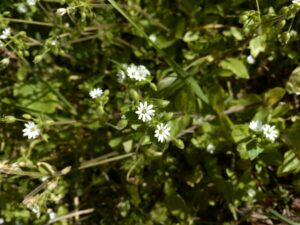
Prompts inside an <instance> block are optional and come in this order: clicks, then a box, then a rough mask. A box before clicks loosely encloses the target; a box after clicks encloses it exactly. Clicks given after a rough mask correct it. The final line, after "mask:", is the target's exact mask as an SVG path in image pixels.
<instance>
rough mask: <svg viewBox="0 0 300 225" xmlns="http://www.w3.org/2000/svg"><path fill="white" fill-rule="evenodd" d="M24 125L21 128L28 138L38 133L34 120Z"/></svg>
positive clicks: (34, 136)
mask: <svg viewBox="0 0 300 225" xmlns="http://www.w3.org/2000/svg"><path fill="white" fill-rule="evenodd" d="M25 127H26V128H25V129H23V136H27V137H28V139H33V138H36V137H37V136H39V135H40V130H39V128H38V127H37V125H36V124H35V123H34V122H32V121H30V122H28V123H25Z"/></svg>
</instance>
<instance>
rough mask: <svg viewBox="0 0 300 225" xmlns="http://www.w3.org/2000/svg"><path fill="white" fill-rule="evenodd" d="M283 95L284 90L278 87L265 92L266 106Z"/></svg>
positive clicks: (275, 101) (271, 104)
mask: <svg viewBox="0 0 300 225" xmlns="http://www.w3.org/2000/svg"><path fill="white" fill-rule="evenodd" d="M284 95H285V90H284V89H283V88H280V87H276V88H273V89H271V90H269V91H268V92H267V93H265V99H264V102H265V104H266V105H268V106H273V105H274V104H276V103H277V102H278V101H280V100H281V99H282V98H283V96H284Z"/></svg>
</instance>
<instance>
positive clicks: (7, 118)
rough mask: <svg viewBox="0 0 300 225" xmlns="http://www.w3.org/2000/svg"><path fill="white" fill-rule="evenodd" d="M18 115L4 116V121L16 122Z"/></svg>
mask: <svg viewBox="0 0 300 225" xmlns="http://www.w3.org/2000/svg"><path fill="white" fill-rule="evenodd" d="M16 120H17V119H16V117H14V116H5V117H4V121H5V122H6V123H14V122H16Z"/></svg>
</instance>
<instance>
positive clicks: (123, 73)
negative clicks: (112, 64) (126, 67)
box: [117, 70, 126, 82]
mask: <svg viewBox="0 0 300 225" xmlns="http://www.w3.org/2000/svg"><path fill="white" fill-rule="evenodd" d="M117 77H118V81H119V82H123V81H124V80H125V77H126V75H125V72H124V71H123V70H120V71H119V72H118V73H117Z"/></svg>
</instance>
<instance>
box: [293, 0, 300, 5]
mask: <svg viewBox="0 0 300 225" xmlns="http://www.w3.org/2000/svg"><path fill="white" fill-rule="evenodd" d="M292 3H293V4H297V5H300V0H293V1H292Z"/></svg>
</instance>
